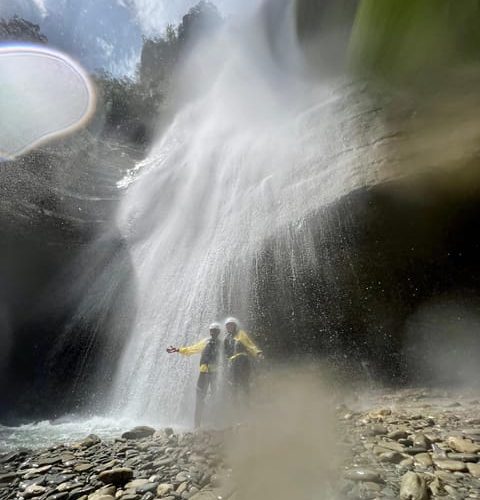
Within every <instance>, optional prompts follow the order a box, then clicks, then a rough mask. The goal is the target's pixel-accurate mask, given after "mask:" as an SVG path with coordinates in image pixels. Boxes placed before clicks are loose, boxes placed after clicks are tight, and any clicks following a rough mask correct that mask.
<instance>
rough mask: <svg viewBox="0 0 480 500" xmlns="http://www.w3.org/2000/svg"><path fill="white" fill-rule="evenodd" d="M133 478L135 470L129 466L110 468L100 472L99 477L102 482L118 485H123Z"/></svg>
mask: <svg viewBox="0 0 480 500" xmlns="http://www.w3.org/2000/svg"><path fill="white" fill-rule="evenodd" d="M132 478H133V470H132V469H129V468H127V467H119V468H117V469H110V470H105V471H103V472H100V474H99V475H98V479H99V480H100V481H102V483H106V484H114V485H116V486H122V485H124V484H125V483H127V482H128V481H130V479H132Z"/></svg>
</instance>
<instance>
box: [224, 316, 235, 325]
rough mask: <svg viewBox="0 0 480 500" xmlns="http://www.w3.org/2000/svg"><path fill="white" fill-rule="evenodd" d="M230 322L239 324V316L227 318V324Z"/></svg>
mask: <svg viewBox="0 0 480 500" xmlns="http://www.w3.org/2000/svg"><path fill="white" fill-rule="evenodd" d="M229 323H233V324H234V325H236V326H238V319H237V318H232V317H230V318H227V319H226V320H225V326H226V325H228V324H229Z"/></svg>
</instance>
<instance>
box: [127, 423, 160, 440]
mask: <svg viewBox="0 0 480 500" xmlns="http://www.w3.org/2000/svg"><path fill="white" fill-rule="evenodd" d="M153 434H155V429H153V428H152V427H148V426H146V425H140V426H138V427H134V428H133V429H132V430H130V431H128V432H124V433H123V434H122V438H124V439H142V438H146V437H149V436H152V435H153Z"/></svg>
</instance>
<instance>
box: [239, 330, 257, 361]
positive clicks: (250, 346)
mask: <svg viewBox="0 0 480 500" xmlns="http://www.w3.org/2000/svg"><path fill="white" fill-rule="evenodd" d="M238 340H239V342H241V343H242V344H243V345H244V346H245V348H246V349H247V351H248V353H249V354H250V356H253V357H256V356H258V355H259V354H261V352H262V351H261V349H259V348H258V347H257V346H256V345H255V343H254V342H253V340H252V339H251V338H250V337H249V336H248V334H247V333H246V332H244V331H243V330H242V331H240V334H239V336H238Z"/></svg>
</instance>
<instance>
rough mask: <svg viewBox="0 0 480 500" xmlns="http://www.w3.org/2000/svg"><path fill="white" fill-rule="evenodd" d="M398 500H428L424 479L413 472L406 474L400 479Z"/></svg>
mask: <svg viewBox="0 0 480 500" xmlns="http://www.w3.org/2000/svg"><path fill="white" fill-rule="evenodd" d="M400 500H428V490H427V484H426V482H425V479H424V478H423V477H422V476H420V475H419V474H416V473H414V472H407V473H406V474H405V475H404V476H403V477H402V482H401V485H400Z"/></svg>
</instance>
